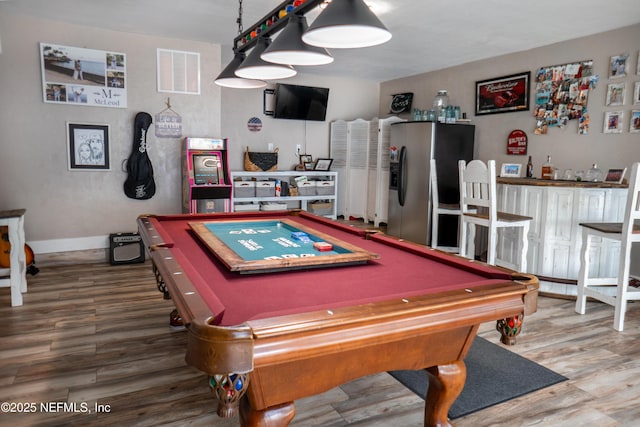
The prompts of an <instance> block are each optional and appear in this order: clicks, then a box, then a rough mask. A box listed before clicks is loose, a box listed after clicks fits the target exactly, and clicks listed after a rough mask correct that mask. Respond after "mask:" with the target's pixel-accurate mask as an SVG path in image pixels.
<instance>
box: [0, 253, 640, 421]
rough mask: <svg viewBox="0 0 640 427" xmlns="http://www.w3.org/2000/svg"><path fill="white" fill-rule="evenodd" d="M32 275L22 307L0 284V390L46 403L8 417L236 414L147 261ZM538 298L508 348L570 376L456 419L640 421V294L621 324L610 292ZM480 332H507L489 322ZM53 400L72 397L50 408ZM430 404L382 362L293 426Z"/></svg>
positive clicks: (303, 406) (1, 394) (305, 405)
mask: <svg viewBox="0 0 640 427" xmlns="http://www.w3.org/2000/svg"><path fill="white" fill-rule="evenodd" d="M28 283H29V292H28V293H27V294H25V295H24V306H22V307H16V308H11V307H10V297H9V289H7V288H3V289H0V316H1V317H2V319H3V323H4V326H3V327H2V328H0V342H1V343H2V345H1V346H0V402H10V403H12V404H13V409H17V408H18V405H20V404H29V403H35V404H36V406H37V407H36V408H30V407H28V406H27V409H35V411H32V412H30V413H25V412H23V413H2V414H0V425H3V426H54V425H55V426H60V425H71V426H73V425H82V426H88V425H90V426H102V425H104V426H134V425H135V426H184V425H189V426H223V427H224V426H236V425H238V419H237V418H236V419H228V420H224V419H220V418H218V417H217V416H216V415H215V405H214V403H213V400H212V398H211V396H210V395H209V392H208V389H207V385H206V379H205V377H204V375H203V374H201V373H200V372H199V371H197V370H196V369H194V368H191V367H189V366H187V365H186V364H185V362H184V350H185V343H186V333H185V331H179V330H178V331H177V330H173V329H171V328H170V327H169V326H168V319H169V317H168V316H169V312H170V311H171V309H172V308H173V305H172V303H171V301H165V300H163V299H162V297H161V294H160V293H159V292H158V291H157V290H156V288H155V280H154V278H153V275H152V272H151V266H150V264H149V263H145V264H135V265H122V266H110V265H108V264H82V265H70V266H69V265H67V266H50V267H42V266H41V271H40V273H39V274H38V275H37V276H33V277H32V276H29V277H28ZM539 305H540V307H539V311H538V312H537V313H536V314H535V315H532V316H530V317H528V318H527V319H526V324H525V330H524V333H523V334H522V335H521V336H520V337H519V343H518V345H516V346H514V347H511V348H510V349H511V350H513V351H515V352H517V353H519V354H521V355H523V356H525V357H527V358H529V359H532V360H535V361H537V362H538V363H541V364H542V365H544V366H546V367H548V368H550V369H553V370H555V371H557V372H559V373H561V374H563V375H565V376H567V377H568V378H569V379H570V380H569V381H566V382H564V383H561V384H557V385H555V386H552V387H549V388H546V389H543V390H540V391H538V392H535V393H531V394H529V395H526V396H524V397H521V398H519V399H514V400H511V401H509V402H506V403H503V404H501V405H497V406H494V407H492V408H488V409H485V410H483V411H480V412H477V413H475V414H471V415H469V416H467V417H464V418H459V419H457V420H455V422H456V423H457V425H458V427H467V426H468V427H471V426H473V427H478V426H534V425H536V426H537V425H545V426H599V427H607V426H637V425H639V423H640V422H639V421H638V420H640V357H639V356H640V339H638V338H639V335H640V305H639V304H631V307H630V309H629V312H628V315H627V321H626V324H625V329H626V330H625V332H622V333H618V332H615V331H613V329H612V327H611V326H612V323H613V309H612V308H611V307H608V306H606V305H603V304H601V303H595V302H591V303H589V304H588V310H587V314H586V315H584V316H579V315H577V314H575V313H574V310H573V305H574V302H573V301H570V300H562V299H554V298H545V297H541V298H540V300H539ZM480 334H481V335H482V336H483V337H485V338H487V339H489V340H491V341H493V342H497V341H498V335H497V332H495V331H494V327H493V324H484V325H482V327H481V330H480ZM47 402H54V403H53V404H52V405H60V403H56V402H64V403H68V404H73V403H75V404H76V405H77V408H76V411H75V412H72V411H70V409H73V408H66V409H65V408H64V407H58V406H51V407H50V410H49V412H44V411H43V410H42V408H40V404H41V403H47ZM96 403H98V404H99V405H102V407H101V409H102V411H99V412H95V410H94V409H95V406H94V405H95V404H96ZM83 404H85V405H87V408H86V409H89V410H90V413H84V409H85V408H84V407H83V406H82V405H83ZM423 405H424V402H423V400H422V399H420V398H419V397H417V396H415V395H414V394H413V393H412V392H410V391H409V390H407V389H406V388H404V387H403V386H402V385H400V384H399V383H398V382H397V381H396V380H394V379H393V378H392V377H391V376H389V375H388V374H386V373H382V374H378V375H373V376H370V377H365V378H361V379H359V380H356V381H353V382H350V383H348V384H344V385H343V386H341V387H338V388H336V389H333V390H330V391H328V392H326V393H324V394H322V395H318V396H313V397H310V398H307V399H303V400H300V401H297V402H296V408H297V415H296V417H295V419H294V422H293V423H292V425H295V426H310V425H322V426H345V425H349V426H403V427H407V426H420V425H422V417H423ZM56 410H57V411H56Z"/></svg>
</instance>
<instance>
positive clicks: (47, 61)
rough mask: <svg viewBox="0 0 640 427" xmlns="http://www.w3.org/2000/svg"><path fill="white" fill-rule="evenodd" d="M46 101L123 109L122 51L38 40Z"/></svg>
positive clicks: (124, 70) (125, 105) (43, 92)
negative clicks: (39, 41) (40, 41)
mask: <svg viewBox="0 0 640 427" xmlns="http://www.w3.org/2000/svg"><path fill="white" fill-rule="evenodd" d="M40 65H41V68H42V96H43V100H44V102H46V103H52V104H66V105H77V106H82V107H111V108H127V85H126V73H127V72H126V56H125V54H124V53H120V52H113V51H104V50H96V49H86V48H81V47H72V46H63V45H58V44H53V43H40Z"/></svg>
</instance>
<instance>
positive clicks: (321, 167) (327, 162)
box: [313, 159, 333, 171]
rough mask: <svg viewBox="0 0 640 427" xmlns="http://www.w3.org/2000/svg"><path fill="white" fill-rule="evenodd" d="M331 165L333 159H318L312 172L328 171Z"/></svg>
mask: <svg viewBox="0 0 640 427" xmlns="http://www.w3.org/2000/svg"><path fill="white" fill-rule="evenodd" d="M331 163H333V159H318V161H317V162H316V166H315V167H314V168H313V170H316V171H328V170H329V169H331Z"/></svg>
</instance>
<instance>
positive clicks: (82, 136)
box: [67, 123, 110, 171]
mask: <svg viewBox="0 0 640 427" xmlns="http://www.w3.org/2000/svg"><path fill="white" fill-rule="evenodd" d="M67 158H68V159H69V170H72V171H82V170H85V171H86V170H110V166H109V125H100V124H91V123H67Z"/></svg>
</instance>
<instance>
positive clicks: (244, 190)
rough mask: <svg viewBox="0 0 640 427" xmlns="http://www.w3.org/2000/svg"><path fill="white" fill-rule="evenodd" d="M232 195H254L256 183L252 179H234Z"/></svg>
mask: <svg viewBox="0 0 640 427" xmlns="http://www.w3.org/2000/svg"><path fill="white" fill-rule="evenodd" d="M233 197H256V183H255V182H254V181H234V183H233Z"/></svg>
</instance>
